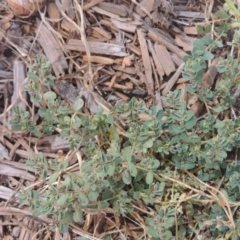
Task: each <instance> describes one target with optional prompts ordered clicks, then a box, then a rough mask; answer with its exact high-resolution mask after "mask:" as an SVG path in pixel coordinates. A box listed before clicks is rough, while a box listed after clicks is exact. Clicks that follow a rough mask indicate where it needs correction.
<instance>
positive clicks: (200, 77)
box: [196, 70, 203, 84]
mask: <svg viewBox="0 0 240 240" xmlns="http://www.w3.org/2000/svg"><path fill="white" fill-rule="evenodd" d="M202 78H203V70H199V71H198V72H197V74H196V80H197V83H198V84H200V83H202Z"/></svg>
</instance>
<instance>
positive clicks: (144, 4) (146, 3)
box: [136, 0, 155, 17]
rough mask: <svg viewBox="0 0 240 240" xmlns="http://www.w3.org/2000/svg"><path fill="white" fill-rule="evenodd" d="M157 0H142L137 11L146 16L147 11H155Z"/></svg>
mask: <svg viewBox="0 0 240 240" xmlns="http://www.w3.org/2000/svg"><path fill="white" fill-rule="evenodd" d="M154 2H155V0H142V1H141V2H140V4H138V6H137V7H136V12H137V13H138V14H139V15H140V16H141V17H146V16H147V12H148V13H150V12H152V11H153V6H154Z"/></svg>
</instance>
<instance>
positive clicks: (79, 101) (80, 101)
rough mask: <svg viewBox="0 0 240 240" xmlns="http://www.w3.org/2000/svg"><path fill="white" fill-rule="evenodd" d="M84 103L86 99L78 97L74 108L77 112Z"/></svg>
mask: <svg viewBox="0 0 240 240" xmlns="http://www.w3.org/2000/svg"><path fill="white" fill-rule="evenodd" d="M83 105H84V101H83V100H82V99H81V98H78V99H77V100H76V101H75V102H74V104H73V110H74V111H75V112H77V111H79V110H80V109H81V108H82V107H83Z"/></svg>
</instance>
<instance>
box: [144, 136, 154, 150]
mask: <svg viewBox="0 0 240 240" xmlns="http://www.w3.org/2000/svg"><path fill="white" fill-rule="evenodd" d="M152 146H153V139H152V138H150V139H148V140H147V141H145V142H144V143H143V148H151V147H152Z"/></svg>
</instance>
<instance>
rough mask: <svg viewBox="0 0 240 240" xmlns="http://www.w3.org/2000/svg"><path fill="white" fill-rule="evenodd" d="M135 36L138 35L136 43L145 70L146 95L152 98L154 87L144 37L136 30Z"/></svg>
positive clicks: (140, 31)
mask: <svg viewBox="0 0 240 240" xmlns="http://www.w3.org/2000/svg"><path fill="white" fill-rule="evenodd" d="M137 35H138V41H139V44H140V49H141V52H142V61H143V65H144V69H145V76H146V82H145V84H146V86H147V91H148V94H150V95H152V96H153V90H154V86H153V79H152V67H151V62H150V57H149V52H148V47H147V42H146V37H145V35H144V34H143V32H142V30H141V29H138V30H137Z"/></svg>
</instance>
